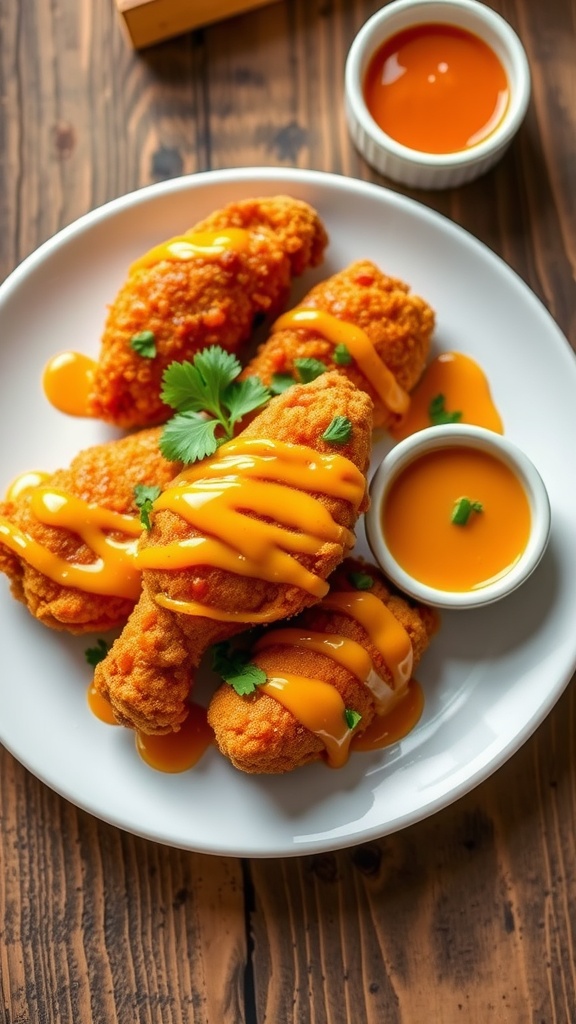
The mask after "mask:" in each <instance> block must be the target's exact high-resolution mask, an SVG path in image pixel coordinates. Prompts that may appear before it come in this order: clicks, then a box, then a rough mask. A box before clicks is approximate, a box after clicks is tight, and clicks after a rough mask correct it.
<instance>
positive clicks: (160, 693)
mask: <svg viewBox="0 0 576 1024" xmlns="http://www.w3.org/2000/svg"><path fill="white" fill-rule="evenodd" d="M371 413H372V403H371V401H370V399H369V398H368V396H367V395H366V394H364V393H363V392H361V391H359V390H358V389H357V388H355V387H354V385H353V384H351V383H350V382H349V381H348V380H346V378H344V377H341V376H339V375H338V374H334V373H331V374H324V375H323V376H322V377H320V378H318V379H317V380H316V381H313V382H312V383H311V384H307V385H297V386H295V387H293V388H291V389H290V390H289V391H288V392H286V393H285V394H283V395H280V396H278V397H277V398H274V399H272V401H271V402H270V403H269V405H268V406H267V407H266V408H265V409H264V410H263V412H261V413H260V414H259V415H258V416H257V417H256V418H255V419H254V420H253V422H252V423H251V424H250V426H249V427H247V428H246V430H245V431H244V432H243V434H242V435H241V436H242V437H243V438H269V439H272V440H277V441H290V442H292V443H295V444H302V445H307V446H309V447H312V448H314V449H316V450H317V451H318V452H321V453H325V452H326V453H329V452H330V453H331V452H333V451H334V446H333V445H330V444H329V443H328V442H326V441H324V440H323V439H322V436H321V435H322V434H323V433H324V431H325V430H326V428H327V427H328V426H329V424H330V423H331V421H332V419H333V418H334V417H335V416H344V417H347V418H348V419H349V420H350V422H351V424H352V434H351V437H350V439H349V441H348V442H347V443H346V444H342V445H339V446H338V453H339V454H341V455H343V456H345V457H346V458H347V459H349V460H350V461H351V462H353V463H354V464H355V465H356V466H357V467H358V468H359V469H360V470H361V471H362V473H364V474H365V473H366V471H367V469H368V464H369V456H370V446H371V433H372V415H371ZM294 495H295V500H297V495H298V490H297V489H296V488H295V489H294ZM318 497H319V500H320V501H321V503H322V504H323V505H324V506H325V507H326V508H327V509H328V510H329V512H330V513H331V515H332V517H333V519H334V520H335V521H336V522H337V523H338V524H339V525H341V526H344V527H346V528H347V529H349V530H353V529H354V526H355V523H356V520H357V517H358V514H359V513H360V512H362V511H364V510H365V508H366V505H367V500H368V499H367V492H366V493H365V499H364V501H363V503H362V504H361V506H360V508H354V507H353V506H352V505H351V504H350V502H348V501H345V500H343V499H339V498H332V497H329V496H327V495H318ZM193 536H198V533H197V532H196V531H194V529H193V528H192V527H191V526H189V524H188V523H186V522H185V521H184V520H183V519H181V518H180V517H179V516H177V515H175V514H174V513H173V512H171V511H169V510H163V511H160V512H158V513H156V514H155V515H154V525H153V529H152V531H151V532H150V534H149V535H148V536H147V537H146V538H144V540H143V547H144V549H145V548H146V547H148V546H149V545H164V544H167V543H170V542H171V541H174V540H178V539H183V538H188V537H193ZM344 554H345V552H343V550H342V546H341V545H339V544H337V543H334V542H328V541H327V542H324V543H323V544H322V546H321V547H320V549H319V550H318V551H317V552H316V553H315V554H305V555H304V554H302V555H298V556H297V557H298V561H299V562H300V563H301V564H302V565H305V566H306V568H308V569H309V570H310V571H313V572H314V573H315V574H316V575H317V576H320V577H321V578H322V579H326V578H327V577H328V576H329V575H330V573H331V572H333V571H334V569H335V568H336V566H337V565H338V564H339V562H340V561H341V560H342V558H343V556H344ZM158 593H162V594H167V595H168V596H169V597H171V598H173V599H181V600H188V601H190V600H196V601H201V602H202V604H204V605H210V606H211V607H213V608H216V609H222V610H223V612H225V613H230V614H234V613H235V612H236V613H238V612H240V613H242V614H243V616H248V618H249V616H250V614H254V616H255V619H254V621H258V616H259V615H260V614H262V613H263V612H266V613H267V614H268V615H270V617H271V620H274V621H275V620H278V619H283V618H286V617H289V616H292V615H296V614H297V613H298V612H301V611H302V609H303V608H305V607H307V606H308V605H310V604H311V603H313V602H314V601H315V598H314V597H313V596H312V595H311V594H310V593H308V592H306V591H303V590H301V589H300V588H299V587H297V586H294V585H288V584H282V583H273V582H267V581H265V580H261V579H254V578H249V577H245V576H241V575H238V574H236V573H233V572H229V571H225V570H222V569H215V568H211V567H209V566H201V565H198V566H194V567H191V568H190V569H189V570H179V571H176V570H174V571H156V570H154V571H153V570H145V571H144V574H143V594H142V598H141V600H140V601H139V603H138V605H137V606H136V608H135V609H134V612H133V613H132V615H131V616H130V619H129V620H128V623H127V625H126V626H125V628H124V630H123V632H122V635H121V636H120V637H119V639H118V640H117V641H116V642H115V643H114V645H113V647H112V649H111V650H110V651H109V653H108V656H107V657H106V658H105V659H104V661H102V662H101V663H100V665H98V666H97V669H96V674H95V685H96V688H97V689H98V690H99V691H100V693H102V695H103V696H104V697H106V699H107V700H109V702H110V704H111V705H112V708H113V710H114V713H115V715H116V717H117V718H118V720H119V721H120V722H122V723H123V724H125V725H131V726H135V727H136V728H138V729H140V730H142V731H143V732H146V733H163V732H169V731H171V730H176V729H178V728H179V726H180V724H181V723H182V721H183V720H184V718H185V717H186V714H187V704H186V701H187V697H188V693H189V690H190V686H191V674H192V671H193V669H194V668H195V667H196V666H197V665H198V664H199V662H200V659H201V657H202V655H203V653H204V652H205V651H206V649H207V648H208V647H209V646H210V645H211V644H213V643H215V642H216V641H219V640H223V639H225V638H227V637H229V636H232V635H234V634H235V633H238V632H241V631H242V630H244V629H246V628H247V626H248V625H249V622H248V624H247V623H246V621H243V622H242V623H240V624H238V623H235V622H222V621H218V620H216V619H211V618H207V617H202V616H193V615H187V614H182V613H179V612H176V613H172V612H168V611H166V610H165V609H163V608H162V607H159V606H158V604H157V603H156V602H155V600H154V597H155V595H156V594H158Z"/></svg>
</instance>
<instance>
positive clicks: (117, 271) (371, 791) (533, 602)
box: [0, 168, 576, 857]
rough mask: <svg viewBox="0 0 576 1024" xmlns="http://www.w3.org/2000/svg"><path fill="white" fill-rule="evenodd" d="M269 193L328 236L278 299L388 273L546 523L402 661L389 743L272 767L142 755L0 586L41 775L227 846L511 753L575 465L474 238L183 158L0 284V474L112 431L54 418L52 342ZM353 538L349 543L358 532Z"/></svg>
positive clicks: (476, 777)
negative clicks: (423, 305)
mask: <svg viewBox="0 0 576 1024" xmlns="http://www.w3.org/2000/svg"><path fill="white" fill-rule="evenodd" d="M278 193H288V194H291V195H294V196H297V197H300V198H302V199H306V200H308V201H309V202H310V203H312V204H313V205H314V206H315V207H316V208H317V209H318V210H319V212H320V214H321V216H322V217H323V219H324V221H325V223H326V225H327V228H328V231H329V234H330V246H329V249H328V252H327V258H326V261H325V263H324V265H323V267H322V268H320V269H319V270H317V271H315V272H314V273H313V274H309V275H307V276H306V277H305V278H304V279H302V280H301V281H299V282H298V284H297V287H296V289H295V292H294V299H296V298H298V297H299V296H300V295H302V294H303V293H304V291H305V290H308V288H309V287H310V285H311V283H312V282H315V281H317V280H319V279H321V278H322V277H327V276H328V275H329V274H331V273H334V272H335V271H336V270H338V269H340V268H342V267H344V266H346V265H347V264H348V263H349V262H350V261H352V260H354V259H358V258H369V259H372V260H374V261H375V262H376V263H378V265H379V266H381V267H382V269H383V270H385V271H387V272H388V273H390V274H392V275H395V276H398V277H401V278H403V279H404V280H405V281H407V282H408V283H409V284H410V285H411V287H412V289H413V290H414V291H415V292H417V293H419V294H420V295H422V296H423V297H424V298H426V299H427V300H428V301H429V302H430V303H431V305H432V306H433V307H434V308H435V310H436V312H437V330H436V335H435V350H436V351H439V350H450V349H458V350H460V351H463V352H466V353H467V354H469V355H471V356H472V357H474V358H475V359H476V360H477V361H478V362H479V363H480V365H481V366H482V367H483V368H484V370H485V372H486V373H487V375H488V378H489V380H490V383H491V386H492V393H493V396H494V399H495V402H496V404H497V406H498V408H499V410H500V412H501V415H502V416H503V419H504V425H505V431H506V434H507V436H508V437H509V438H510V439H511V440H512V441H515V442H516V443H517V444H519V445H520V446H521V447H522V448H524V450H525V451H526V452H527V454H528V455H529V456H530V457H531V458H532V460H533V461H534V462H535V464H536V466H537V467H538V469H539V470H540V473H541V474H542V476H543V478H544V482H545V483H546V485H547V487H548V491H549V495H550V501H551V506H552V517H553V523H552V537H551V542H550V545H549V548H548V551H547V553H546V555H545V558H544V560H543V561H542V563H541V564H540V566H539V568H538V569H537V570H536V572H535V574H534V575H533V576H532V578H531V579H530V580H529V581H528V583H527V584H526V585H525V586H524V587H522V588H521V589H520V590H519V591H517V592H516V593H515V594H513V595H512V596H511V597H509V598H508V599H506V600H505V601H503V602H501V603H499V604H497V605H493V606H490V607H488V608H485V609H481V610H478V611H470V612H453V613H449V612H445V613H444V614H443V616H442V628H441V631H440V633H439V635H438V636H437V637H435V638H434V641H433V643H432V645H431V647H430V649H429V651H428V652H427V653H426V655H425V658H424V660H423V662H422V664H421V667H420V669H419V671H418V678H419V680H420V681H421V683H422V685H423V688H424V691H425V694H426V706H425V711H424V715H423V717H422V719H421V721H420V723H419V724H418V726H417V727H416V729H415V730H414V731H413V732H412V733H411V734H410V735H409V736H408V737H407V738H406V739H405V740H403V741H402V742H401V743H398V744H396V745H395V746H393V747H391V748H389V749H388V750H384V751H381V752H378V753H374V754H360V753H358V754H355V755H353V756H352V758H351V759H350V761H349V763H348V765H347V766H346V767H345V768H343V769H342V770H340V771H331V770H329V769H327V768H326V767H324V766H323V765H321V764H316V765H311V766H308V767H307V768H304V769H300V770H299V771H298V772H297V773H296V774H293V775H287V776H281V777H277V778H276V777H272V778H266V777H250V776H244V775H242V774H240V773H239V772H236V771H235V770H234V769H233V768H232V767H231V766H230V765H229V764H228V763H227V762H226V761H225V760H224V759H223V758H222V757H221V756H220V755H219V754H218V753H217V751H216V750H215V749H211V750H210V751H209V752H208V754H207V755H206V756H205V757H204V758H203V759H202V761H201V762H200V764H199V765H198V766H197V767H196V768H195V769H193V770H191V771H189V772H185V773H183V774H181V775H165V774H162V773H160V772H156V771H153V770H152V769H151V768H149V767H148V766H147V765H145V764H144V763H143V762H142V761H141V760H140V758H139V757H138V755H137V753H136V751H135V747H134V738H133V736H132V734H131V732H130V731H129V730H125V729H122V728H115V727H110V726H106V725H104V724H103V723H101V722H100V721H98V720H97V719H96V718H94V717H93V716H92V714H91V713H90V711H89V710H88V707H87V703H86V691H87V688H88V685H89V683H90V669H89V668H88V666H87V664H86V662H85V659H84V653H83V652H84V650H85V648H86V647H87V646H90V644H91V643H93V640H92V638H86V637H84V638H71V637H68V636H66V635H64V634H58V633H54V632H51V631H50V630H47V629H44V628H43V627H42V626H40V625H39V624H38V623H37V622H35V621H34V620H33V618H32V617H31V616H30V615H29V614H28V612H27V611H26V609H25V608H24V607H23V606H22V605H20V604H17V603H16V602H15V601H13V600H12V599H11V597H10V595H9V590H8V584H7V582H6V581H5V580H4V579H2V580H0V649H1V650H2V672H1V674H0V709H1V710H0V740H1V741H2V742H3V743H4V744H5V745H6V746H7V747H8V749H9V750H11V751H12V753H13V754H14V755H15V757H17V758H18V759H19V760H20V761H21V762H22V763H23V764H24V765H26V767H27V768H29V769H30V771H32V772H33V773H34V774H35V775H36V776H38V777H39V778H40V779H42V780H43V781H44V782H45V783H47V784H48V785H49V786H51V787H52V788H53V789H54V790H56V791H57V792H59V793H61V794H62V795H63V796H65V797H66V798H67V799H69V800H71V801H72V802H73V803H75V804H77V805H78V806H79V807H83V808H85V809H86V810H88V811H90V812H91V813H92V814H95V815H96V816H98V817H99V818H102V819H103V820H105V821H108V822H112V823H113V824H115V825H118V826H119V827H121V828H124V829H127V830H129V831H130V832H133V833H135V834H137V835H141V836H146V837H148V838H150V839H153V840H157V841H159V842H162V843H168V844H171V845H174V846H179V847H183V848H186V849H191V850H197V851H203V852H206V853H214V854H228V855H233V856H253V857H261V856H262V857H263V856H279V855H283V856H288V855H297V854H304V853H310V852H315V851H320V850H329V849H335V848H337V847H342V846H347V845H352V844H355V843H359V842H361V841H365V840H368V839H371V838H375V837H377V836H382V835H385V834H387V833H390V832H393V831H395V830H397V829H400V828H403V827H404V826H406V825H409V824H411V823H413V822H416V821H418V820H420V819H422V818H424V817H426V816H427V815H430V814H432V813H434V812H435V811H437V810H439V809H440V808H442V807H445V806H446V805H447V804H449V803H451V802H452V801H453V800H455V799H457V798H458V797H459V796H462V795H463V794H464V793H466V792H468V791H469V790H470V789H472V787H474V786H476V785H477V784H478V783H479V782H481V781H482V780H483V779H485V778H486V777H487V776H488V775H490V774H491V773H492V772H493V771H494V770H495V769H496V768H498V767H499V766H500V765H501V764H503V762H504V761H506V759H507V758H509V757H510V756H511V754H513V753H514V752H515V751H516V750H517V749H518V747H519V746H520V745H521V744H522V743H523V742H524V741H525V740H526V739H527V737H528V736H530V734H531V733H532V732H533V730H534V729H535V728H536V727H537V726H538V725H539V723H540V722H541V721H542V720H543V719H544V717H545V716H546V715H547V713H548V712H549V711H550V709H551V708H552V706H553V705H554V703H555V702H556V700H557V699H558V697H559V695H560V694H561V692H562V690H563V689H564V687H565V686H566V684H567V683H568V681H569V679H570V677H571V675H572V672H573V671H574V668H575V666H576V629H575V628H574V608H575V607H576V525H575V523H576V520H575V518H574V509H575V508H576V477H575V476H574V474H573V473H571V472H569V469H568V467H569V466H570V465H571V463H572V455H573V446H574V438H576V360H575V358H574V354H573V352H572V350H571V349H570V347H569V345H568V343H567V341H566V339H565V338H564V337H563V335H562V334H561V333H560V331H559V330H558V328H557V327H556V325H555V324H554V322H553V321H552V320H551V318H550V316H549V315H548V313H547V312H546V311H545V309H544V308H543V307H542V305H541V304H540V303H539V301H538V300H537V299H536V298H535V296H534V295H533V294H532V293H531V292H530V291H529V290H528V288H527V287H526V286H525V285H524V284H523V283H522V282H521V281H520V279H519V278H518V277H517V276H516V275H515V274H514V273H513V272H512V271H511V270H510V269H509V268H508V267H507V266H506V265H505V264H504V263H503V262H502V261H501V260H499V259H498V258H497V257H496V256H494V255H493V254H492V253H491V252H490V251H489V250H488V249H487V248H485V247H484V246H483V245H481V244H480V243H479V242H478V241H476V240H475V239H474V238H472V237H471V236H470V235H468V234H466V233H465V232H464V231H462V230H461V229H460V228H458V227H456V226H455V225H454V224H452V223H451V222H449V221H448V220H446V219H444V218H442V217H440V216H438V215H437V214H435V213H433V212H431V211H430V210H428V209H426V208H425V207H423V206H421V205H419V204H418V203H415V202H413V201H411V200H408V199H405V198H403V197H401V196H399V195H397V194H395V193H392V192H388V191H386V190H385V189H382V188H379V187H377V186H374V185H369V184H365V183H362V182H359V181H352V180H347V179H345V178H341V177H336V176H333V175H327V174H322V173H317V172H309V171H297V170H285V169H269V168H265V169H257V170H254V169H243V170H229V171H218V172H215V173H209V174H198V175H195V176H193V177H187V178H181V179H177V180H174V181H169V182H166V183H163V184H160V185H154V186H152V187H150V188H145V189H142V190H141V191H139V192H136V193H133V194H131V195H129V196H126V197H124V198H122V199H119V200H116V201H114V202H112V203H110V204H108V205H107V206H105V207H103V208H102V209H99V210H96V211H94V212H93V213H90V214H88V215H87V216H85V217H83V218H82V219H81V220H79V221H77V222H76V223H75V224H73V225H71V226H70V227H68V228H66V229H65V230H64V231H62V232H61V233H60V234H59V235H57V236H56V237H55V238H53V239H51V240H50V241H49V242H47V243H46V244H45V245H43V246H42V247H41V248H40V249H39V250H38V251H37V252H36V253H34V254H33V255H32V256H30V257H29V258H28V259H27V260H25V261H24V263H23V264H22V265H21V266H20V267H19V268H18V269H17V270H16V271H15V272H14V274H12V276H11V277H10V278H9V279H8V280H7V281H6V282H5V284H4V285H3V287H2V288H1V289H0V337H1V339H2V340H1V346H0V370H1V376H0V380H1V381H2V401H1V403H0V430H1V434H2V437H3V439H4V441H3V444H2V455H1V466H0V470H1V480H0V482H1V485H2V486H4V485H5V484H8V483H9V481H10V480H11V479H12V478H13V477H14V476H16V475H17V474H18V473H20V472H22V471H24V470H28V469H34V468H38V469H49V470H52V469H56V468H57V467H59V466H61V465H65V464H66V463H67V462H68V461H69V460H70V458H71V457H72V456H73V455H75V454H76V452H77V451H79V450H80V449H81V448H84V447H86V446H88V445H90V444H93V443H97V442H99V441H101V440H102V439H104V438H107V437H112V436H115V432H114V431H113V430H111V429H110V428H106V427H104V426H102V425H101V424H98V423H95V422H90V421H83V420H75V419H68V418H66V417H65V416H63V415H61V414H59V413H58V412H56V411H55V410H54V409H52V408H51V407H50V406H49V405H48V402H47V401H46V400H45V398H44V396H43V394H42V390H41V383H40V381H41V374H42V369H43V367H44V364H45V362H46V360H47V359H48V358H49V357H50V356H51V355H53V354H54V353H56V352H57V351H60V350H62V349H64V348H75V349H80V350H83V351H85V352H87V353H89V354H92V355H96V353H97V351H98V346H99V334H100V331H101V328H102V325H103V321H104V317H105V313H106V305H107V303H108V302H109V301H110V300H111V299H112V298H113V297H114V295H115V293H116V291H117V289H118V288H119V286H120V285H121V284H122V282H123V279H124V275H125V273H126V269H127V267H128V265H129V264H130V262H131V261H132V260H133V259H134V258H135V257H136V256H138V255H140V254H141V253H142V252H144V251H145V250H147V249H148V248H149V247H151V246H152V245H154V244H156V243H157V242H159V241H161V240H163V239H164V238H167V237H169V236H171V235H175V234H178V233H180V232H181V231H182V230H183V229H185V228H187V227H189V226H190V225H191V224H193V223H194V222H195V221H196V220H199V219H200V218H202V217H203V216H205V215H206V214H207V213H209V212H210V211H212V210H214V209H217V208H218V207H221V206H223V205H224V204H225V203H227V202H229V201H231V200H234V199H238V198H241V197H249V196H257V195H271V194H278ZM381 454H382V451H381V452H380V455H381ZM377 455H378V453H376V457H377ZM357 550H358V551H359V552H361V553H365V554H368V550H367V548H366V545H365V539H364V535H363V528H362V527H361V528H360V530H359V531H358V548H357ZM206 686H207V682H206V681H205V683H204V689H206ZM201 690H202V687H201Z"/></svg>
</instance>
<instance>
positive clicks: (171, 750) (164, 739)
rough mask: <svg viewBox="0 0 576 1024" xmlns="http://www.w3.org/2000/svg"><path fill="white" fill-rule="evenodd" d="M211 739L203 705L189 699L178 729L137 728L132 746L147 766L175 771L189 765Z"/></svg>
mask: <svg viewBox="0 0 576 1024" xmlns="http://www.w3.org/2000/svg"><path fill="white" fill-rule="evenodd" d="M213 740H214V732H213V730H212V728H211V727H210V725H208V720H207V717H206V709H205V708H203V707H201V706H200V705H199V704H195V703H193V704H191V705H190V711H189V713H188V717H187V718H186V719H184V721H183V723H182V725H181V726H180V728H179V730H178V732H171V733H167V734H166V735H165V736H148V735H147V734H146V733H143V732H139V731H137V732H136V750H137V751H138V753H139V754H140V757H141V758H142V760H143V761H145V762H146V764H149V765H150V767H151V768H155V769H156V770H157V771H161V772H170V773H172V774H175V773H176V772H185V771H187V769H188V768H193V767H194V765H195V764H197V763H198V761H199V760H200V758H201V757H202V755H203V754H204V753H205V752H206V750H207V749H208V747H209V746H210V745H211V744H212V742H213Z"/></svg>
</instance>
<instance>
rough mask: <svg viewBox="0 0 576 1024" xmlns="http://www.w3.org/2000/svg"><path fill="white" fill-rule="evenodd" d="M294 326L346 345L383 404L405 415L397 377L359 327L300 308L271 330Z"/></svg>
mask: <svg viewBox="0 0 576 1024" xmlns="http://www.w3.org/2000/svg"><path fill="white" fill-rule="evenodd" d="M295 327H303V328H308V329H309V330H310V331H314V332H315V333H316V334H320V335H322V337H323V338H324V339H325V340H326V341H329V342H330V343H331V344H332V345H334V346H336V345H341V344H344V345H346V348H347V349H348V350H349V352H350V354H351V355H352V356H353V358H354V359H355V361H356V362H357V364H358V366H359V367H360V369H361V371H362V373H363V374H364V376H365V377H366V380H367V381H369V382H370V384H371V385H372V387H373V388H374V390H375V391H376V393H377V395H378V396H379V397H380V398H381V400H382V401H383V403H384V405H385V406H386V407H387V408H388V409H390V411H391V412H394V413H397V414H399V415H401V414H403V413H405V412H406V410H407V409H408V406H409V403H410V399H409V396H408V394H407V393H406V391H404V389H403V388H401V387H400V385H399V384H398V382H397V380H396V378H395V377H394V374H393V373H392V372H391V371H390V370H389V369H388V367H387V366H386V365H385V363H383V362H382V360H381V359H380V358H379V356H378V353H377V352H376V349H375V348H374V345H373V344H372V342H371V340H370V338H369V337H368V335H367V334H366V332H365V331H363V330H362V329H361V328H360V327H356V325H355V324H349V323H346V322H345V321H343V320H339V319H338V318H337V317H335V316H332V314H331V313H326V312H325V311H324V310H322V309H306V308H305V307H300V308H298V309H293V310H290V311H289V312H288V313H284V314H283V315H282V316H281V317H279V318H278V320H276V322H275V323H274V325H273V327H272V330H273V331H285V330H291V329H294V328H295Z"/></svg>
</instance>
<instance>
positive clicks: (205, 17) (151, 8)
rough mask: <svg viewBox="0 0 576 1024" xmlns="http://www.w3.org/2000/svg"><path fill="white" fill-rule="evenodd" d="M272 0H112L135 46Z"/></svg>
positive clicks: (149, 43) (147, 43) (150, 42)
mask: <svg viewBox="0 0 576 1024" xmlns="http://www.w3.org/2000/svg"><path fill="white" fill-rule="evenodd" d="M271 2H272V0H116V7H117V8H118V11H119V13H120V16H121V18H122V20H123V21H124V24H125V26H126V29H127V32H128V36H129V38H130V41H131V43H132V45H133V46H134V47H135V48H136V49H141V48H142V47H143V46H151V45H152V43H158V42H160V40H161V39H168V38H170V37H171V36H177V35H180V34H181V33H182V32H188V31H189V30H190V29H192V28H198V27H199V26H200V25H207V24H209V23H210V22H212V21H220V20H221V19H222V18H231V17H232V16H233V15H234V14H242V13H243V12H244V11H250V10H253V9H254V8H255V7H264V5H265V4H268V3H271Z"/></svg>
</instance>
